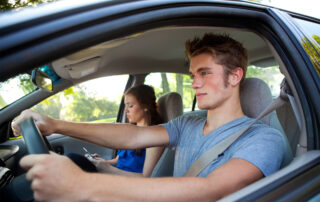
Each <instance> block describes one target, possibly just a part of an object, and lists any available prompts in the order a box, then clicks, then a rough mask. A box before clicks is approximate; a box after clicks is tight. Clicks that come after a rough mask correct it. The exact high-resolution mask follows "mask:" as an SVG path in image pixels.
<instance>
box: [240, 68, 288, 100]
mask: <svg viewBox="0 0 320 202" xmlns="http://www.w3.org/2000/svg"><path fill="white" fill-rule="evenodd" d="M250 77H254V78H259V79H261V80H263V81H264V82H266V83H267V84H268V86H269V87H270V90H271V94H272V97H274V98H275V97H278V96H279V94H280V84H281V82H282V80H283V78H284V76H283V74H281V73H280V70H279V66H271V67H263V68H262V67H257V66H253V65H252V66H248V69H247V74H246V78H250Z"/></svg>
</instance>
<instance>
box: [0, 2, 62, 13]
mask: <svg viewBox="0 0 320 202" xmlns="http://www.w3.org/2000/svg"><path fill="white" fill-rule="evenodd" d="M52 1H56V0H14V1H12V0H11V1H10V0H0V10H1V11H6V10H13V9H18V8H22V7H28V6H35V5H38V4H42V3H48V2H52Z"/></svg>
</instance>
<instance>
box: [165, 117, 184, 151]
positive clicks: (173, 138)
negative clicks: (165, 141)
mask: <svg viewBox="0 0 320 202" xmlns="http://www.w3.org/2000/svg"><path fill="white" fill-rule="evenodd" d="M182 122H183V117H181V116H180V117H177V118H175V119H173V120H171V121H169V122H168V123H164V124H160V125H161V126H163V127H164V128H165V129H166V130H167V132H168V134H169V146H170V147H175V146H177V145H178V142H179V138H180V134H181V130H182Z"/></svg>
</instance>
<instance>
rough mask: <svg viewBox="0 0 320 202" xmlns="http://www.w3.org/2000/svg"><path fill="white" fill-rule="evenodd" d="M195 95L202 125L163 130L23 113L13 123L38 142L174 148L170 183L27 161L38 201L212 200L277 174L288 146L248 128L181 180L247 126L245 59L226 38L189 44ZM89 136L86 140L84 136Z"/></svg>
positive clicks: (258, 127) (263, 129) (59, 162)
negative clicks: (57, 137) (60, 139)
mask: <svg viewBox="0 0 320 202" xmlns="http://www.w3.org/2000/svg"><path fill="white" fill-rule="evenodd" d="M186 52H187V56H188V59H189V61H190V74H191V76H192V78H193V83H192V88H193V89H194V90H195V92H196V97H197V102H198V107H199V108H200V109H206V110H208V115H207V118H206V119H204V118H199V117H184V116H182V117H178V118H177V119H175V120H173V121H171V122H169V123H167V124H163V125H158V126H151V127H137V126H134V125H130V124H89V123H74V122H67V121H61V120H55V119H52V118H49V117H46V116H43V115H40V114H37V113H35V112H32V111H24V112H23V113H22V114H21V116H20V118H19V119H18V120H17V121H16V122H15V123H14V124H13V129H14V131H15V132H19V127H18V126H19V124H20V122H21V120H23V119H25V118H27V117H32V118H33V119H34V120H35V122H36V124H37V126H38V127H39V129H40V131H41V132H42V134H43V135H50V134H52V133H60V134H64V135H67V136H71V137H75V138H79V139H83V140H86V141H89V142H92V143H95V144H99V145H103V146H106V147H109V148H114V149H137V148H146V147H152V146H168V145H170V146H175V147H176V156H175V168H174V169H175V170H174V177H167V178H134V177H125V176H114V175H108V174H98V173H87V172H84V171H82V170H81V169H80V168H79V167H78V166H76V165H75V164H74V163H72V162H71V160H69V159H68V158H67V157H64V156H60V155H57V154H54V153H52V154H50V155H47V154H40V155H28V156H26V157H24V158H22V159H21V161H20V164H21V166H22V167H24V168H25V169H27V170H28V172H27V175H26V177H27V179H28V180H31V181H32V189H33V190H34V197H35V199H36V200H38V201H109V200H110V201H129V200H130V201H213V200H217V199H219V198H221V197H224V196H226V195H228V194H230V193H232V192H234V191H236V190H238V189H241V188H242V187H244V186H246V185H249V184H250V183H252V182H255V181H257V180H259V179H261V178H262V177H264V176H267V175H270V174H272V173H274V172H275V171H277V170H278V169H279V167H280V164H281V162H282V160H283V156H284V151H285V149H284V148H285V146H284V145H285V144H284V140H283V139H282V136H281V135H280V133H279V132H278V131H276V130H275V129H272V128H270V127H268V126H266V125H264V124H261V123H258V124H255V125H254V126H252V127H251V128H250V129H249V130H248V131H247V132H246V133H245V134H243V136H241V138H240V139H239V140H237V141H236V142H234V143H233V144H232V146H231V147H229V149H228V150H226V151H225V152H224V153H223V155H221V156H220V157H219V158H218V159H217V160H215V161H213V162H212V163H211V164H210V165H209V166H208V167H207V168H206V169H204V170H203V171H202V172H201V173H200V174H199V176H198V177H181V176H183V174H184V173H185V172H186V171H187V170H188V168H189V167H190V166H191V164H192V163H193V162H194V161H195V160H196V159H197V158H199V157H200V156H201V154H203V153H204V152H205V151H207V150H208V149H209V148H211V147H213V146H214V145H215V144H217V143H218V142H219V141H221V140H223V139H224V138H226V137H228V136H230V135H232V134H234V133H235V132H236V131H238V130H240V129H241V128H243V127H244V126H246V125H248V124H249V123H250V122H251V121H252V119H250V118H248V117H246V116H245V115H244V114H243V112H242V109H241V105H240V96H239V86H240V83H241V82H242V81H243V80H244V77H245V73H246V67H247V53H246V50H245V49H244V48H243V47H242V45H241V44H240V43H239V42H237V41H235V40H233V39H232V38H230V37H228V36H226V35H214V34H205V35H204V36H203V37H202V38H201V39H200V38H195V39H193V40H191V41H187V42H186ZM88 134H90V135H88Z"/></svg>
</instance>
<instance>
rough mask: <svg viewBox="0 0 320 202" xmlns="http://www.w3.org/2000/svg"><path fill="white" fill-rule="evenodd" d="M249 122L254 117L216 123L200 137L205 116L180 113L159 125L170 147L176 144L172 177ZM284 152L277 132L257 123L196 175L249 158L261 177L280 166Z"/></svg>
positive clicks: (205, 174)
mask: <svg viewBox="0 0 320 202" xmlns="http://www.w3.org/2000/svg"><path fill="white" fill-rule="evenodd" d="M252 121H254V119H251V118H248V117H247V116H243V117H240V118H238V119H235V120H233V121H230V122H229V123H226V124H225V125H223V126H220V127H219V128H217V129H216V130H214V131H212V132H210V133H209V134H207V135H205V136H203V127H204V125H205V123H206V119H205V118H202V117H198V116H180V117H178V118H176V119H174V120H172V121H170V122H169V123H166V124H162V126H163V127H164V128H166V130H167V132H168V134H169V139H170V146H171V147H176V154H175V164H174V173H173V176H175V177H180V176H183V175H184V173H185V172H186V171H187V170H188V169H189V167H190V166H191V165H192V163H193V162H194V161H195V160H197V159H198V158H199V157H200V156H201V155H202V154H203V153H204V152H206V151H207V150H208V149H210V148H212V147H213V146H214V145H216V144H217V143H219V142H220V141H221V140H223V139H225V138H227V137H228V136H230V135H233V134H234V133H236V132H237V131H239V130H240V129H242V128H244V127H245V126H247V125H249V124H250V123H251V122H252ZM284 155H285V140H284V139H283V137H282V135H281V134H280V132H279V131H277V130H276V129H273V128H271V127H269V126H267V125H265V124H263V123H262V122H258V123H256V124H254V125H253V126H251V127H250V128H249V129H248V130H247V131H246V132H245V133H244V134H242V136H241V137H239V138H238V139H237V140H236V141H235V142H234V143H233V144H232V145H231V146H230V147H229V148H228V149H227V150H226V151H225V152H224V153H223V154H222V155H220V156H219V157H218V158H217V159H216V160H214V161H213V162H212V163H211V164H210V165H209V166H208V167H207V168H205V169H203V170H202V171H201V172H200V174H199V175H198V176H199V177H206V176H208V175H209V174H210V173H211V172H212V171H213V170H215V169H216V168H217V167H219V166H220V165H222V164H224V163H226V162H227V161H229V160H230V159H232V158H240V159H244V160H246V161H249V162H250V163H252V164H254V165H255V166H256V167H258V168H259V169H260V170H261V172H262V173H263V174H264V175H265V176H268V175H270V174H272V173H274V172H275V171H277V170H278V169H279V168H280V165H281V162H282V161H283V159H284Z"/></svg>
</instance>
